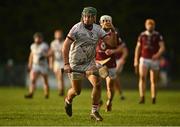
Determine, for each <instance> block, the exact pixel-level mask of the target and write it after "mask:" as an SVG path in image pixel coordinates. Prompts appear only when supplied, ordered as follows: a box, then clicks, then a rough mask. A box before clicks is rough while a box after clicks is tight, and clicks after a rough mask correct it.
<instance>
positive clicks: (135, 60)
mask: <svg viewBox="0 0 180 127" xmlns="http://www.w3.org/2000/svg"><path fill="white" fill-rule="evenodd" d="M140 49H141V43H140V42H137V45H136V48H135V56H134V67H135V73H136V74H137V73H138V66H139V56H140Z"/></svg>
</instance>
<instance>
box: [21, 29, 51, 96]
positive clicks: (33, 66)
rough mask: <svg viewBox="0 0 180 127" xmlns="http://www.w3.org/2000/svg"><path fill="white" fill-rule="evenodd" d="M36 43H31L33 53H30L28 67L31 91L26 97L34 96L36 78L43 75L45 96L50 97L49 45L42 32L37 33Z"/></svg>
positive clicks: (35, 35)
mask: <svg viewBox="0 0 180 127" xmlns="http://www.w3.org/2000/svg"><path fill="white" fill-rule="evenodd" d="M33 38H34V43H33V44H32V45H31V53H30V55H29V62H28V69H29V71H30V83H31V84H30V85H29V93H28V94H27V95H25V96H24V97H25V98H32V97H33V94H34V91H35V86H36V80H37V78H38V77H39V76H42V78H43V81H44V95H45V98H48V97H49V84H48V60H47V54H48V49H49V46H48V45H47V44H46V43H45V42H44V41H43V35H42V33H39V32H37V33H35V34H34V36H33Z"/></svg>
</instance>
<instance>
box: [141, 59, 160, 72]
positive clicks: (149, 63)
mask: <svg viewBox="0 0 180 127" xmlns="http://www.w3.org/2000/svg"><path fill="white" fill-rule="evenodd" d="M139 61H140V63H139V65H140V66H145V67H147V68H148V69H152V70H159V60H152V59H146V58H143V57H141V58H140V60H139Z"/></svg>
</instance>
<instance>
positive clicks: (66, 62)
mask: <svg viewBox="0 0 180 127" xmlns="http://www.w3.org/2000/svg"><path fill="white" fill-rule="evenodd" d="M72 42H73V40H72V39H71V38H70V37H66V39H65V41H64V44H63V48H62V52H63V58H64V71H66V72H68V73H70V72H71V67H70V65H69V50H70V46H71V44H72Z"/></svg>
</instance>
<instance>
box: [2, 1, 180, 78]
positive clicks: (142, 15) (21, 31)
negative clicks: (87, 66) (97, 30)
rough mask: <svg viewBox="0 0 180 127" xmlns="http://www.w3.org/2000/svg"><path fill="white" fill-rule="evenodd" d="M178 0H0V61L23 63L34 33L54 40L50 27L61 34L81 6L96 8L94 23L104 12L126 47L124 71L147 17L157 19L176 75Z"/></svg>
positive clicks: (130, 65)
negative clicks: (127, 53) (110, 17)
mask: <svg viewBox="0 0 180 127" xmlns="http://www.w3.org/2000/svg"><path fill="white" fill-rule="evenodd" d="M178 3H179V2H178V0H149V1H144V0H114V1H113V0H92V1H90V0H3V1H0V43H1V46H0V56H1V57H0V64H4V63H6V61H7V60H8V59H9V58H12V59H13V60H14V62H15V64H26V63H27V60H28V55H29V51H30V48H29V47H30V45H31V43H32V42H33V38H32V36H33V34H34V33H35V32H37V31H40V32H43V34H44V36H45V41H46V42H48V43H50V42H51V41H52V40H53V31H54V30H55V29H59V28H62V29H63V30H64V36H66V34H67V33H68V31H69V30H70V28H71V27H72V26H73V25H74V24H75V23H77V22H79V21H80V17H81V12H82V9H83V8H84V7H86V6H93V7H95V8H96V9H97V11H98V15H97V23H99V17H100V16H101V15H104V14H108V15H111V16H112V18H113V24H114V25H115V26H116V27H117V28H118V29H119V30H120V36H121V37H122V38H123V40H124V41H125V42H126V45H127V47H128V48H129V57H128V61H127V64H126V69H125V70H126V71H132V69H133V57H134V49H135V45H136V41H137V37H138V35H139V34H140V33H141V32H142V31H143V30H144V21H145V19H146V18H153V19H155V21H156V29H157V30H158V31H159V32H160V33H161V34H162V35H163V37H164V40H165V43H166V47H167V52H166V54H167V56H168V57H169V59H170V61H171V70H172V73H171V74H172V75H174V76H175V77H178V76H177V74H179V69H178V67H180V66H179V64H180V55H179V54H180V52H179V51H178V50H179V43H180V37H179V33H180V9H179V4H178Z"/></svg>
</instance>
